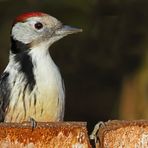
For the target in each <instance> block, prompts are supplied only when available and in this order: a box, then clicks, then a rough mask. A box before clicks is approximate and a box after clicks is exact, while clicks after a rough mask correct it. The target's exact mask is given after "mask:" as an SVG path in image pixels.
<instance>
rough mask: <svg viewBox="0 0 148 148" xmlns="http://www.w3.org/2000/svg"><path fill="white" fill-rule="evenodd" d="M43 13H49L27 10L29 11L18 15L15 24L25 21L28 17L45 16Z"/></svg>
mask: <svg viewBox="0 0 148 148" xmlns="http://www.w3.org/2000/svg"><path fill="white" fill-rule="evenodd" d="M43 15H47V14H45V13H43V12H27V13H24V14H21V15H19V16H18V17H16V19H15V20H14V23H13V24H15V23H17V22H24V21H25V20H26V19H28V18H30V17H36V16H43Z"/></svg>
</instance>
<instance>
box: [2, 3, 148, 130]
mask: <svg viewBox="0 0 148 148" xmlns="http://www.w3.org/2000/svg"><path fill="white" fill-rule="evenodd" d="M28 11H43V12H46V13H49V14H50V15H52V16H54V17H56V18H58V19H59V20H61V21H62V22H63V23H64V24H67V25H71V26H75V27H79V28H83V32H82V33H80V34H76V35H71V36H68V37H66V38H63V39H62V40H60V41H58V42H57V43H56V44H54V45H53V46H52V47H51V49H50V52H51V55H52V57H53V59H54V61H55V63H56V64H57V65H58V66H59V67H60V70H61V73H62V76H63V78H64V81H65V86H66V111H65V120H66V121H67V120H71V121H87V122H88V127H89V130H92V128H93V126H94V124H96V123H97V122H98V121H100V120H103V121H107V120H109V119H141V118H143V119H146V118H148V42H147V39H148V1H147V0H60V1H59V0H24V1H20V0H0V72H2V71H3V70H4V68H5V66H6V65H7V63H8V51H9V48H10V29H11V24H12V21H13V19H14V18H15V17H16V16H17V15H19V14H20V13H24V12H28Z"/></svg>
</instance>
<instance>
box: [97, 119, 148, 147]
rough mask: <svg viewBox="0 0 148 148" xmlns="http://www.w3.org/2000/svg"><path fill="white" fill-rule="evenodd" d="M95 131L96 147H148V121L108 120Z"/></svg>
mask: <svg viewBox="0 0 148 148" xmlns="http://www.w3.org/2000/svg"><path fill="white" fill-rule="evenodd" d="M96 127H98V126H96ZM95 133H96V137H95V139H96V148H118V147H121V148H122V147H130V148H135V147H138V148H143V147H148V121H144V120H138V121H117V120H115V121H108V122H104V125H103V126H99V128H98V131H97V132H95Z"/></svg>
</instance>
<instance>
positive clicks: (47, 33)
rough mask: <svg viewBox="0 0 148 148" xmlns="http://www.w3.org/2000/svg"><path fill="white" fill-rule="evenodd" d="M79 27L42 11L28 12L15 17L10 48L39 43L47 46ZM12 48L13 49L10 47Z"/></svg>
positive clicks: (32, 46) (79, 30) (77, 30)
mask: <svg viewBox="0 0 148 148" xmlns="http://www.w3.org/2000/svg"><path fill="white" fill-rule="evenodd" d="M81 31H82V30H81V29H77V28H73V27H70V26H66V25H63V24H62V23H61V22H60V21H58V20H57V19H56V18H54V17H52V16H50V15H48V14H46V13H42V12H29V13H25V14H22V15H20V16H18V17H16V19H15V21H14V23H13V26H12V31H11V40H12V44H13V45H12V48H15V52H19V50H20V49H19V48H30V49H31V48H34V47H37V46H39V45H44V46H46V47H49V46H50V45H52V44H53V43H54V42H55V41H57V40H59V39H61V38H62V37H64V36H67V35H68V34H73V33H77V32H81ZM12 50H13V49H12Z"/></svg>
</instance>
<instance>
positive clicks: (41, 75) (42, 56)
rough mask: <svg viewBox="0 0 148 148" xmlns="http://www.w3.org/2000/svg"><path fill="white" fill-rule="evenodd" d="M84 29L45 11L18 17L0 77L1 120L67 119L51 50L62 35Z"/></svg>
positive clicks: (63, 94)
mask: <svg viewBox="0 0 148 148" xmlns="http://www.w3.org/2000/svg"><path fill="white" fill-rule="evenodd" d="M81 31H82V30H81V29H77V28H72V27H69V26H64V25H62V23H61V22H60V21H58V20H57V19H56V18H54V17H52V16H50V15H48V14H45V13H42V12H30V13H25V14H22V15H20V16H18V17H17V18H16V19H15V21H14V23H13V26H12V30H11V49H10V55H9V63H8V65H7V67H6V68H5V70H4V72H3V74H2V75H1V78H0V120H1V121H4V122H18V123H19V122H23V121H28V120H29V118H33V119H34V120H35V121H41V122H47V121H61V120H63V116H64V105H65V93H64V86H63V83H62V79H61V75H60V72H59V70H58V68H57V66H56V65H55V63H54V62H53V60H52V58H51V56H50V54H49V50H48V49H49V47H50V46H51V45H52V44H53V43H54V42H56V41H57V40H59V39H61V38H62V37H64V36H67V35H68V34H72V33H77V32H81Z"/></svg>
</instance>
